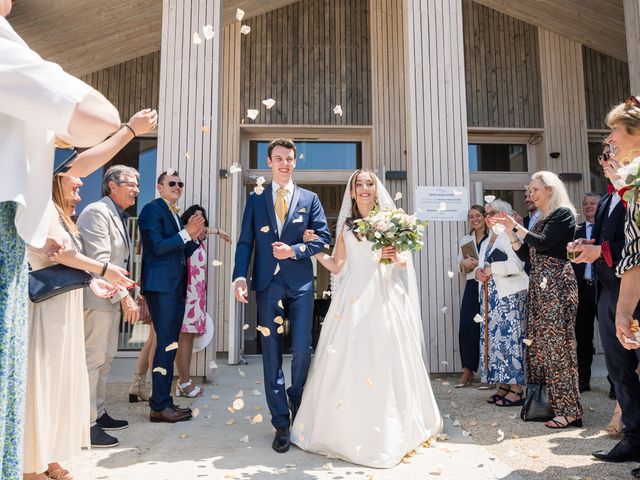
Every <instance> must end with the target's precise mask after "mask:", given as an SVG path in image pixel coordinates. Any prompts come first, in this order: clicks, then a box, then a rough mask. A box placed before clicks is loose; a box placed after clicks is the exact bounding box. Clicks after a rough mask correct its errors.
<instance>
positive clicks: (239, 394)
mask: <svg viewBox="0 0 640 480" xmlns="http://www.w3.org/2000/svg"><path fill="white" fill-rule="evenodd" d="M242 397H244V392H243V391H242V390H240V391H238V393H236V397H235V398H242Z"/></svg>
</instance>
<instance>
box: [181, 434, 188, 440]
mask: <svg viewBox="0 0 640 480" xmlns="http://www.w3.org/2000/svg"><path fill="white" fill-rule="evenodd" d="M186 438H189V435H187V434H186V433H182V434H180V439H181V440H184V439H186Z"/></svg>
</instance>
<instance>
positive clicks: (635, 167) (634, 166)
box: [618, 159, 640, 226]
mask: <svg viewBox="0 0 640 480" xmlns="http://www.w3.org/2000/svg"><path fill="white" fill-rule="evenodd" d="M639 174H640V160H638V159H635V160H634V161H633V162H631V163H629V164H628V165H625V166H623V167H621V168H620V169H618V176H619V177H620V178H622V179H623V180H624V183H625V184H626V187H624V188H623V189H622V190H621V192H622V191H623V193H622V199H623V200H624V201H625V202H627V204H629V205H633V203H631V202H634V203H637V202H638V194H639V192H640V175H639ZM636 224H637V225H638V226H640V213H639V214H638V215H637V216H636Z"/></svg>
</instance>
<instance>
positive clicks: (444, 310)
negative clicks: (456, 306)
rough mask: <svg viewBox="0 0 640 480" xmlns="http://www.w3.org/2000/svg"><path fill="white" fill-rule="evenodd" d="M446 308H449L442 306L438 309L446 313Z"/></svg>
mask: <svg viewBox="0 0 640 480" xmlns="http://www.w3.org/2000/svg"><path fill="white" fill-rule="evenodd" d="M447 310H449V307H442V308H441V309H440V311H441V312H442V313H447Z"/></svg>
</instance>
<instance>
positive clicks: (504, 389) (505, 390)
mask: <svg viewBox="0 0 640 480" xmlns="http://www.w3.org/2000/svg"><path fill="white" fill-rule="evenodd" d="M498 390H502V391H503V392H507V393H505V394H504V395H498V394H497V393H494V394H493V395H491V396H490V397H489V398H488V400H487V403H496V400H499V399H501V398H502V397H504V396H505V395H507V394H508V393H509V392H510V391H511V389H510V388H504V387H498Z"/></svg>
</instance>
